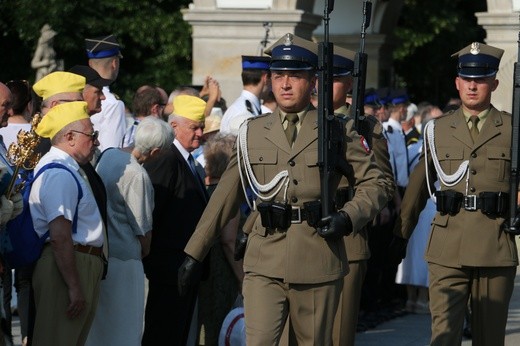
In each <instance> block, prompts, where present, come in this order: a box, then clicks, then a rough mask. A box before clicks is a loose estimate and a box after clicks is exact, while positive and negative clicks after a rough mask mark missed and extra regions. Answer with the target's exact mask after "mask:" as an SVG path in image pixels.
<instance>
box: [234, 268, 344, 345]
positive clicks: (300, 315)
mask: <svg viewBox="0 0 520 346" xmlns="http://www.w3.org/2000/svg"><path fill="white" fill-rule="evenodd" d="M342 287H343V279H337V280H333V281H330V282H325V283H318V284H290V283H284V282H283V280H280V279H274V278H268V277H265V276H262V275H258V274H254V273H247V274H246V275H245V277H244V282H243V289H242V292H243V294H244V315H245V324H246V343H247V345H248V346H257V345H258V346H267V345H278V342H279V340H280V336H281V334H282V330H283V328H284V325H285V322H286V320H287V317H288V316H290V317H291V319H290V320H291V326H292V329H293V331H294V335H295V338H296V342H297V344H298V345H324V346H328V345H331V344H332V326H333V323H334V315H335V313H336V309H337V306H338V303H339V296H340V293H341V289H342Z"/></svg>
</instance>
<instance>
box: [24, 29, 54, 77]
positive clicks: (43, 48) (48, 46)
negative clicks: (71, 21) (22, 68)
mask: <svg viewBox="0 0 520 346" xmlns="http://www.w3.org/2000/svg"><path fill="white" fill-rule="evenodd" d="M40 32H41V35H40V38H39V39H38V45H37V47H36V51H35V52H34V56H33V58H32V60H31V67H32V68H33V69H35V70H36V81H39V80H40V79H41V78H42V77H44V76H46V75H48V74H49V73H51V72H53V71H57V70H59V69H60V68H59V67H60V66H59V65H60V63H59V62H58V61H57V60H56V51H55V50H54V48H53V46H52V45H53V43H54V36H56V31H54V30H52V28H51V27H50V25H49V24H45V25H44V26H43V27H42V28H41V30H40Z"/></svg>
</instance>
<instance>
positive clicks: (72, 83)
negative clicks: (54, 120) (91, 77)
mask: <svg viewBox="0 0 520 346" xmlns="http://www.w3.org/2000/svg"><path fill="white" fill-rule="evenodd" d="M85 83H86V79H85V77H83V76H80V75H77V74H75V73H70V72H63V71H57V72H52V73H50V74H48V75H46V76H45V77H43V78H42V79H40V80H39V81H38V82H36V83H34V85H33V90H34V92H35V93H36V95H38V96H40V97H41V98H42V104H41V114H42V115H45V114H46V113H47V112H48V111H49V110H50V109H51V108H52V107H54V106H56V105H59V104H62V103H66V102H72V101H83V96H82V94H81V93H82V92H83V89H84V88H85Z"/></svg>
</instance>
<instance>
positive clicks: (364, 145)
mask: <svg viewBox="0 0 520 346" xmlns="http://www.w3.org/2000/svg"><path fill="white" fill-rule="evenodd" d="M360 141H361V146H362V147H363V149H365V152H366V153H367V154H370V147H369V146H368V142H367V140H366V139H365V137H363V136H361V139H360Z"/></svg>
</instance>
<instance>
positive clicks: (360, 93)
mask: <svg viewBox="0 0 520 346" xmlns="http://www.w3.org/2000/svg"><path fill="white" fill-rule="evenodd" d="M371 16H372V2H371V1H370V0H365V1H363V22H362V23H361V42H360V46H359V52H357V53H356V58H355V60H354V72H353V73H352V76H353V77H354V86H353V88H352V89H353V91H354V92H353V94H352V112H353V113H351V114H352V115H353V116H354V127H355V128H356V129H359V121H360V120H362V119H363V118H364V117H365V81H366V76H367V59H368V56H367V54H366V53H365V36H366V30H367V28H368V27H369V26H370V17H371Z"/></svg>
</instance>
